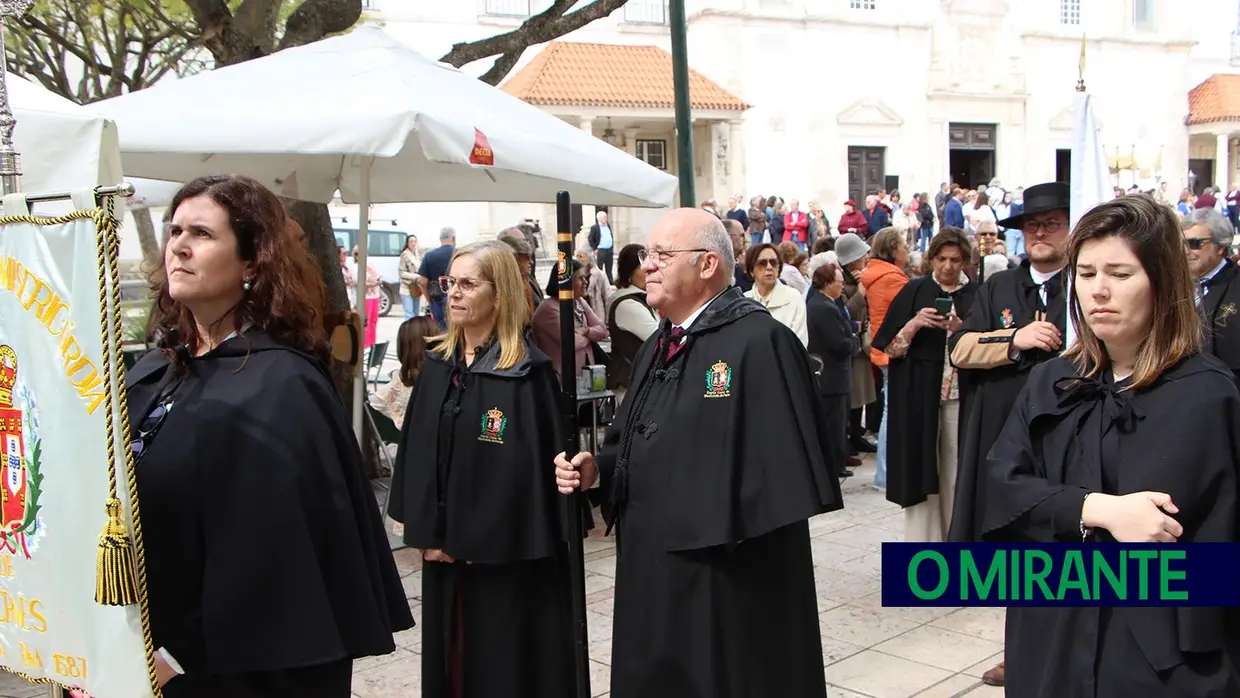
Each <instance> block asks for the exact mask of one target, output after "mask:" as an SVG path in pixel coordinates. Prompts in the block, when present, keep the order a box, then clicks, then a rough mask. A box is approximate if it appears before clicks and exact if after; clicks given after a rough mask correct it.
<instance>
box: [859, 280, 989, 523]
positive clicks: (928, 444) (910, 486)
mask: <svg viewBox="0 0 1240 698" xmlns="http://www.w3.org/2000/svg"><path fill="white" fill-rule="evenodd" d="M976 296H977V284H974V283H966V284H965V285H964V286H961V287H960V288H958V289H956V291H955V292H954V293H950V294H949V293H947V292H946V291H944V290H943V289H942V287H940V286H939V284H938V282H936V281H935V280H934V278H933V277H932V276H924V277H922V278H920V279H913V280H912V281H910V282H908V283H907V284H905V286H904V288H902V289H900V292H899V293H897V294H896V297H895V299H894V300H892V301H891V308H890V309H889V310H888V311H887V317H886V319H885V320H883V326H882V327H880V328H879V329H878V332H876V333H875V334H874V341H873V342H872V345H873V346H874V347H875V348H876V349H878V350H879V351H885V350H886V349H887V347H888V346H889V345H890V344H891V342H892V340H894V339H895V337H896V335H897V334H899V332H900V330H901V329H902V328H903V327H904V325H905V324H907V323H908V321H909V320H912V319H913V316H914V315H916V314H917V313H918V312H920V311H921V309H922V308H932V307H934V299H936V298H951V299H952V301H953V302H954V303H955V310H956V315H957V316H959V317H961V318H964V317H967V316H968V314H969V309H970V308H972V307H973V299H974V298H975V297H976ZM946 361H947V331H946V330H940V329H935V328H933V327H926V328H922V329H920V330H918V331H917V334H916V335H915V336H914V337H913V341H912V342H910V343H909V348H908V353H906V354H905V355H904V356H903V357H901V358H898V359H895V358H893V359H891V361H890V363H889V364H888V369H887V376H888V377H887V381H888V386H889V388H888V389H889V390H890V391H891V392H890V394H889V395H888V396H887V419H889V420H891V421H889V422H888V423H887V501H889V502H893V503H895V504H899V505H900V506H902V507H911V506H915V505H917V504H921V503H922V502H924V501H926V497H927V496H928V495H932V494H938V493H939V487H940V486H941V483H939V468H938V466H939V463H938V454H939V405H940V394H941V393H942V386H943V366H944V364H945V363H946ZM957 378H958V385H959V386H960V391H959V392H960V397H961V408H962V409H961V411H962V412H963V413H965V414H967V413H968V412H967V408H966V407H965V406H964V403H965V398H966V397H967V394H968V392H969V388H968V385H967V383H968V379H969V374H968V372H967V371H957ZM955 485H956V483H954V482H949V483H946V486H947V487H955Z"/></svg>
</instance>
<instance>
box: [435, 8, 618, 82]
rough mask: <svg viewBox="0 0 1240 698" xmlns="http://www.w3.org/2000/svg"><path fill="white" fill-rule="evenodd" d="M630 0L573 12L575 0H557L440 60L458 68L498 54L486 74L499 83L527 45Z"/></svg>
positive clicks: (561, 33)
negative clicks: (507, 28) (510, 27)
mask: <svg viewBox="0 0 1240 698" xmlns="http://www.w3.org/2000/svg"><path fill="white" fill-rule="evenodd" d="M626 2H628V0H593V2H591V3H590V4H588V5H586V6H584V7H582V8H580V9H577V10H574V11H572V12H569V11H568V10H570V9H571V8H572V7H573V5H575V4H577V3H576V1H575V0H556V1H555V2H554V3H553V4H552V5H551V7H549V8H547V9H546V10H544V11H543V12H540V13H538V14H536V15H534V16H533V17H530V18H529V19H527V20H525V21H524V22H522V24H521V26H520V27H517V28H516V29H514V30H512V31H510V32H505V33H503V34H496V35H495V36H492V37H488V38H486V39H482V40H480V41H472V42H469V43H461V44H456V45H454V46H453V47H452V50H451V51H449V52H448V53H446V54H445V55H444V57H443V58H440V59H439V60H441V61H443V62H444V63H448V64H450V65H454V66H456V67H458V68H460V67H461V66H464V65H467V64H469V63H473V62H474V61H477V60H481V59H483V58H489V57H491V56H498V58H497V59H496V61H495V65H493V66H492V67H491V69H490V70H488V71H487V73H486V74H485V75H484V76H483V77H482V80H483V81H484V82H488V83H490V84H492V85H497V84H499V82H500V81H501V80H503V79H504V77H505V76H507V75H508V72H509V71H510V70H512V67H513V66H514V65H516V64H517V61H518V60H520V58H521V54H522V53H524V52H525V49H527V48H529V47H531V46H536V45H538V44H542V43H546V42H548V41H551V40H552V39H557V38H559V37H561V36H564V35H565V34H568V33H570V32H573V31H576V30H578V29H580V28H582V27H584V26H586V25H587V24H589V23H591V22H593V21H595V20H598V19H602V18H604V17H606V16H608V15H610V14H611V13H612V12H615V11H616V10H618V9H620V8H621V7H623V6H624V4H625V3H626Z"/></svg>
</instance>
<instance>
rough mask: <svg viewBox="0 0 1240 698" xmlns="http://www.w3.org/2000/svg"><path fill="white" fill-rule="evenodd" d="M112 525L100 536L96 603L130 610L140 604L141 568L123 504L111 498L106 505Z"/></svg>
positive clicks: (108, 525)
mask: <svg viewBox="0 0 1240 698" xmlns="http://www.w3.org/2000/svg"><path fill="white" fill-rule="evenodd" d="M105 507H106V508H107V511H108V522H107V523H106V524H104V526H103V533H100V534H99V556H98V557H97V558H96V562H95V601H96V602H97V603H100V604H102V605H104V606H129V605H131V604H135V603H137V602H138V581H137V580H138V575H137V564H136V562H135V560H134V552H133V544H132V543H131V542H130V540H129V531H128V529H126V528H125V521H124V520H123V519H122V518H121V501H120V500H119V499H116V498H115V497H109V498H108V501H107V504H106V505H105Z"/></svg>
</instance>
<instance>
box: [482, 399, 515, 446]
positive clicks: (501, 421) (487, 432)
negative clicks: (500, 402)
mask: <svg viewBox="0 0 1240 698" xmlns="http://www.w3.org/2000/svg"><path fill="white" fill-rule="evenodd" d="M507 428H508V418H507V417H505V416H504V413H503V412H500V410H499V408H498V407H493V408H491V409H489V410H487V413H486V414H484V415H482V433H481V434H479V435H478V440H479V441H485V442H487V443H489V444H502V443H504V430H505V429H507Z"/></svg>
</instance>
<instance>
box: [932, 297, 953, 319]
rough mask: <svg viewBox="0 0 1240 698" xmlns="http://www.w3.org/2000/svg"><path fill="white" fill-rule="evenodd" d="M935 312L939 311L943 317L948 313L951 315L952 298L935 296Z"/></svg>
mask: <svg viewBox="0 0 1240 698" xmlns="http://www.w3.org/2000/svg"><path fill="white" fill-rule="evenodd" d="M934 312H936V313H938V314H939V315H942V316H943V317H947V316H948V315H951V312H952V299H950V298H935V299H934Z"/></svg>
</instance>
